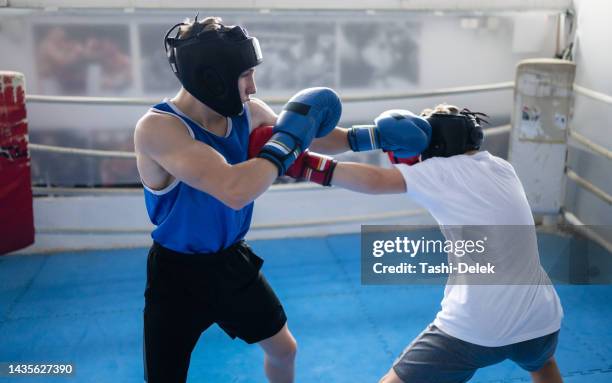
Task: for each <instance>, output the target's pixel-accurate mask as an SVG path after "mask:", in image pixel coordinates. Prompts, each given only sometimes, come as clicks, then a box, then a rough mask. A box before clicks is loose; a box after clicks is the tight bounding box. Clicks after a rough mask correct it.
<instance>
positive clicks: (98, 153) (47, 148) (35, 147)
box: [28, 125, 512, 158]
mask: <svg viewBox="0 0 612 383" xmlns="http://www.w3.org/2000/svg"><path fill="white" fill-rule="evenodd" d="M511 128H512V127H511V126H510V125H502V126H495V127H492V128H489V129H485V131H484V133H485V137H489V136H496V135H500V134H505V133H509V132H510V130H511ZM28 147H29V149H30V150H31V151H32V152H39V153H61V154H77V155H82V156H90V157H105V158H136V153H134V152H122V151H115V150H96V149H81V148H68V147H63V146H52V145H41V144H31V143H30V144H28Z"/></svg>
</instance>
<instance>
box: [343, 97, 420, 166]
mask: <svg viewBox="0 0 612 383" xmlns="http://www.w3.org/2000/svg"><path fill="white" fill-rule="evenodd" d="M374 123H375V125H355V126H353V127H352V128H351V129H349V131H348V142H349V146H350V147H351V150H353V151H354V152H362V151H366V150H374V149H382V150H384V151H385V152H390V151H392V152H394V154H395V155H396V156H397V157H399V158H405V157H412V156H416V155H419V154H421V152H423V151H424V150H425V149H427V147H428V146H429V142H430V141H431V125H429V122H427V120H426V119H424V118H423V117H419V116H417V115H415V114H414V113H412V112H410V111H408V110H402V109H393V110H388V111H386V112H383V113H382V114H381V115H380V116H378V117H376V119H375V120H374Z"/></svg>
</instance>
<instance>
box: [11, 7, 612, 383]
mask: <svg viewBox="0 0 612 383" xmlns="http://www.w3.org/2000/svg"><path fill="white" fill-rule="evenodd" d="M0 3H1V1H0ZM101 3H103V2H101ZM136 3H137V2H136ZM145 3H146V2H145ZM515 89H516V82H515V81H505V82H499V83H491V84H482V85H474V86H464V87H449V88H440V89H430V90H421V91H418V92H401V93H387V94H378V95H372V94H369V95H364V94H342V100H343V102H345V103H347V104H351V103H354V104H358V103H364V102H369V101H389V100H396V101H397V100H410V99H422V98H432V100H433V99H437V98H439V97H447V96H455V95H470V94H480V93H488V92H509V91H512V90H515ZM572 91H573V92H574V94H575V95H576V96H580V97H584V98H586V99H589V100H592V101H593V102H595V103H598V105H601V106H602V107H609V106H610V105H612V97H611V96H609V95H606V94H604V93H602V92H598V91H596V90H594V89H590V88H587V87H586V86H583V85H581V84H579V83H573V84H572ZM25 100H26V102H27V104H28V105H30V104H56V105H63V106H65V108H70V107H72V106H74V105H80V106H82V105H88V106H91V107H97V108H105V107H108V106H120V105H124V106H149V105H151V104H154V103H156V102H158V101H159V100H158V99H157V98H155V99H153V98H140V97H138V98H137V97H71V96H49V95H36V94H26V95H25ZM263 100H264V101H266V102H267V103H269V104H271V105H275V106H277V105H280V104H282V103H284V102H285V101H286V99H285V98H284V97H263ZM512 129H513V127H512V126H511V125H505V124H504V125H500V126H493V127H490V128H488V129H486V130H485V136H486V137H487V138H492V137H500V138H502V137H503V138H506V137H508V136H510V135H511V134H512ZM566 138H567V144H568V145H570V144H571V145H574V146H577V147H580V148H581V149H583V150H585V151H587V152H588V153H589V154H590V155H593V156H596V157H597V158H599V159H601V160H602V161H609V160H611V159H612V152H611V151H610V150H609V149H608V148H606V147H605V145H603V144H602V143H600V142H598V141H597V140H595V139H592V138H589V136H588V134H585V133H583V132H581V131H579V130H578V129H574V127H573V126H572V125H569V127H568V130H567V137H566ZM28 150H29V151H30V152H31V153H54V154H56V155H61V156H65V158H66V159H67V160H69V161H79V160H80V159H87V158H105V159H121V160H127V161H133V160H134V159H135V154H134V153H133V152H129V151H119V150H113V151H109V150H91V149H83V148H75V147H64V146H53V145H47V144H43V143H39V142H29V143H28ZM562 176H563V177H564V182H567V184H569V183H571V185H572V187H574V188H577V189H578V190H581V191H585V192H586V193H588V195H589V196H590V197H592V198H594V199H596V200H598V201H599V202H601V203H602V204H604V206H607V207H608V208H609V205H610V204H612V196H611V195H610V194H609V193H608V192H607V191H606V190H604V188H602V187H599V186H597V185H595V184H594V183H593V182H591V180H589V179H590V177H589V174H585V173H584V169H580V168H579V167H575V166H573V164H572V163H571V162H570V161H569V160H567V159H566V160H565V162H564V168H563V174H562ZM567 184H565V183H564V185H565V186H567ZM32 193H33V195H34V197H35V198H34V209H35V211H36V212H37V213H38V216H36V217H35V230H36V237H37V244H35V245H34V246H33V247H31V248H29V249H26V250H21V251H20V252H18V253H17V254H9V255H5V256H1V257H0V365H2V364H3V363H4V364H7V363H11V362H13V363H15V362H19V363H47V362H48V363H63V364H69V365H71V366H72V368H73V369H74V371H73V374H72V375H67V376H53V377H50V376H49V377H47V376H46V377H41V376H28V377H26V376H21V377H18V378H14V377H9V376H7V375H0V382H7V383H11V382H15V381H19V382H40V381H57V382H64V381H66V382H132V381H137V382H140V381H142V380H143V361H142V347H143V336H142V315H143V307H144V298H143V293H144V287H145V279H146V275H145V273H146V260H147V251H148V249H147V247H146V246H147V244H148V243H149V242H150V238H149V237H148V234H149V233H150V231H151V229H152V226H150V225H148V224H147V223H146V222H145V223H143V220H142V219H134V220H132V219H130V218H127V217H126V218H125V219H123V220H121V221H117V220H113V219H110V218H108V217H112V216H113V215H114V216H117V214H119V213H121V212H127V213H126V214H125V215H126V216H128V215H138V214H144V206H143V205H144V204H143V203H142V202H143V201H142V189H141V188H131V187H96V188H82V187H79V188H72V187H61V186H43V185H38V186H34V187H32ZM383 199H385V200H386V201H387V202H386V203H383V202H381V201H382V200H383ZM295 201H311V202H312V201H316V203H319V205H318V206H319V209H320V211H321V212H320V213H317V214H315V212H313V210H314V209H313V206H314V203H310V204H309V202H306V203H301V204H297V205H298V206H297V207H296V204H295ZM338 201H344V203H345V204H347V205H352V206H353V208H352V209H351V210H350V211H346V212H343V213H342V214H340V213H337V211H338V210H339V209H338V206H336V205H337V204H338ZM276 204H281V205H283V206H288V208H287V209H286V210H288V211H287V213H280V215H279V216H276V217H271V215H270V214H268V213H264V212H266V211H271V210H274V211H276V209H272V208H273V207H274V206H275V205H276ZM134 206H137V208H135V207H134ZM397 206H401V208H397ZM290 209H293V210H291V211H289V210H290ZM94 215H95V217H94V219H90V217H93V216H94ZM537 222H538V245H539V248H540V256H541V259H542V262H543V263H544V264H545V263H547V262H552V260H553V259H555V257H556V255H557V254H559V253H560V252H564V251H566V250H567V249H568V248H570V247H571V246H572V244H573V240H574V239H576V238H586V239H588V241H589V242H588V243H589V246H592V247H593V248H594V249H595V252H596V253H597V254H598V257H599V258H598V259H600V260H601V263H600V264H598V265H597V267H599V268H600V269H601V270H602V271H609V270H612V258H610V257H609V255H610V252H612V242H611V241H612V238H609V237H606V236H605V235H602V234H601V232H599V231H597V230H594V228H593V227H592V226H588V225H585V223H584V222H583V221H582V219H581V214H580V212H579V211H574V210H572V209H571V208H570V207H569V206H565V205H563V206H562V207H561V209H559V211H558V214H554V215H551V214H544V215H541V216H537ZM558 222H564V223H565V224H567V225H569V227H570V228H571V230H570V231H561V230H557V229H556V224H557V223H558ZM362 224H409V225H413V228H412V230H413V233H414V235H415V236H417V237H418V236H420V230H425V229H424V228H423V227H430V226H432V225H434V224H435V222H434V221H433V219H432V218H431V217H430V216H429V215H428V214H427V212H426V211H425V210H423V209H422V208H420V207H419V206H416V205H414V204H411V203H409V202H407V201H406V199H405V196H384V197H375V196H364V195H357V194H356V193H349V192H346V191H342V190H339V189H338V188H325V189H323V188H321V187H318V186H312V185H308V184H287V185H274V186H272V187H271V189H270V190H269V191H268V192H266V193H265V194H264V195H263V196H262V197H261V198H260V200H258V202H257V203H256V210H255V216H254V222H253V225H252V230H251V233H250V235H249V237H247V239H248V240H249V243H250V245H251V246H252V247H253V248H254V250H255V252H256V253H257V254H258V255H260V256H261V257H262V258H263V259H264V260H265V263H264V266H263V272H264V273H265V275H266V277H267V278H268V280H269V282H270V284H271V285H272V287H273V288H274V289H275V291H276V293H277V294H278V296H279V298H280V300H281V302H282V303H283V305H284V308H285V310H286V312H287V316H288V324H289V327H290V329H291V331H292V333H293V334H294V336H295V337H296V340H297V342H298V356H297V366H296V381H297V382H375V381H377V380H378V379H379V378H380V377H381V376H382V375H384V373H385V372H386V371H387V370H388V369H389V367H390V366H391V364H392V362H393V361H394V359H395V358H396V357H397V356H398V355H399V354H400V352H401V351H402V350H403V348H404V347H405V346H406V345H407V344H408V343H410V341H411V340H412V339H414V337H415V336H417V335H418V334H419V333H420V332H421V331H422V330H423V329H424V328H425V326H426V325H427V324H429V323H430V322H431V321H432V320H433V319H434V317H435V313H436V312H437V311H438V310H439V305H440V300H441V298H442V297H443V290H444V286H442V285H386V286H368V285H364V284H362V282H361V260H360V251H361V249H360V246H361V242H360V241H361V237H360V234H359V229H360V226H361V225H362ZM58 249H59V250H58ZM606 256H608V257H606ZM603 275H604V276H606V274H605V273H603ZM607 275H612V274H607ZM553 282H559V283H558V284H556V289H557V292H558V294H559V296H560V298H561V302H562V304H563V307H564V312H565V316H564V319H563V322H562V328H561V332H560V338H559V346H558V349H557V352H556V354H555V356H556V359H557V362H558V365H559V368H560V370H561V373H562V376H563V379H564V381H565V382H569V383H587V382H588V383H603V382H610V381H612V331H609V328H610V318H612V305H610V302H611V298H612V281H609V280H604V279H601V280H598V282H597V283H599V284H594V285H588V284H584V285H583V284H566V283H565V282H561V281H557V280H555V278H554V276H553ZM262 365H263V353H262V352H261V350H260V349H259V347H257V346H247V345H245V344H244V343H243V342H242V341H239V340H236V341H231V340H230V339H229V338H228V337H227V335H226V334H225V333H224V332H223V331H222V330H221V329H220V328H218V327H217V326H216V325H214V326H212V327H211V328H210V329H209V330H207V331H206V332H205V333H204V334H202V336H201V338H200V341H199V342H198V344H197V346H196V349H195V350H194V352H193V355H192V358H191V365H190V369H189V378H188V381H204V382H237V383H246V382H261V381H264V379H265V378H264V373H263V368H262ZM470 381H471V382H480V383H485V382H486V383H510V382H528V381H530V378H529V374H528V373H527V372H525V371H523V370H521V369H520V368H519V367H518V366H516V365H515V364H514V363H512V362H509V361H506V362H504V363H501V364H498V365H495V366H491V367H488V368H484V369H481V370H479V371H478V372H477V374H476V375H475V376H474V378H473V379H471V380H470Z"/></svg>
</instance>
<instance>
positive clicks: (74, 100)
mask: <svg viewBox="0 0 612 383" xmlns="http://www.w3.org/2000/svg"><path fill="white" fill-rule="evenodd" d="M512 88H514V81H506V82H499V83H492V84H484V85H472V86H461V87H452V88H440V89H431V90H426V91H420V92H402V93H387V94H380V95H367V94H349V95H346V96H343V97H341V98H342V101H343V102H352V101H381V100H397V99H404V98H419V97H432V96H444V95H453V94H465V93H478V92H492V91H497V90H507V89H512ZM261 100H262V101H264V102H266V103H268V104H284V103H286V102H287V100H288V97H284V96H283V97H262V98H261ZM26 101H27V102H36V103H46V104H65V103H70V104H90V105H91V104H95V105H126V106H128V105H147V106H150V105H155V104H157V103H158V102H159V98H151V97H88V96H47V95H40V94H26Z"/></svg>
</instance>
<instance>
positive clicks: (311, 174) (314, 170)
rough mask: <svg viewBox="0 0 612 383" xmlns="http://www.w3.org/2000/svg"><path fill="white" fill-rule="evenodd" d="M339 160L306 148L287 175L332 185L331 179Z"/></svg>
mask: <svg viewBox="0 0 612 383" xmlns="http://www.w3.org/2000/svg"><path fill="white" fill-rule="evenodd" d="M337 164H338V161H336V160H334V159H333V158H332V157H328V156H323V155H321V154H318V153H313V152H311V151H310V150H308V149H306V150H305V151H304V153H302V154H301V155H300V156H299V157H298V158H297V159H296V160H295V162H294V163H293V165H291V166H290V167H289V169H287V173H286V174H287V175H288V176H289V177H293V178H295V179H302V180H305V181H310V182H314V183H317V184H319V185H323V186H331V179H332V177H333V175H334V170H335V169H336V165H337Z"/></svg>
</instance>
